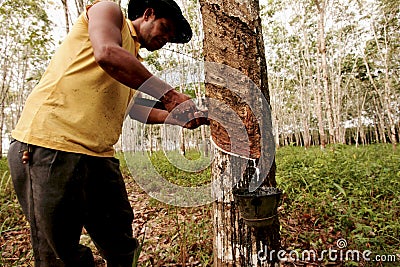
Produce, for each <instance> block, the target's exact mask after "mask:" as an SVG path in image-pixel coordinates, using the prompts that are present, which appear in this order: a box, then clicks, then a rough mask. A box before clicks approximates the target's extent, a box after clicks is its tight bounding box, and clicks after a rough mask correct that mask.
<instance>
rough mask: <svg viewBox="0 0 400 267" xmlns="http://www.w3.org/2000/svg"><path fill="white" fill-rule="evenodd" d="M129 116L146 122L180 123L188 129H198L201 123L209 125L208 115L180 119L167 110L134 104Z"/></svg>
mask: <svg viewBox="0 0 400 267" xmlns="http://www.w3.org/2000/svg"><path fill="white" fill-rule="evenodd" d="M129 116H130V117H131V118H132V119H134V120H137V121H140V122H142V123H146V124H171V125H179V126H181V127H184V128H187V129H196V128H197V127H199V126H200V125H209V124H210V122H209V120H208V119H207V118H206V117H200V118H195V119H192V120H190V121H180V120H178V119H175V118H174V117H173V116H171V114H170V113H168V111H166V110H162V109H157V108H151V107H147V106H142V105H137V104H134V105H133V107H132V109H131V110H130V112H129Z"/></svg>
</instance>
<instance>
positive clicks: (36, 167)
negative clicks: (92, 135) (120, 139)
mask: <svg viewBox="0 0 400 267" xmlns="http://www.w3.org/2000/svg"><path fill="white" fill-rule="evenodd" d="M23 151H29V156H30V160H29V162H28V163H25V164H24V163H22V153H23ZM8 161H9V166H10V172H11V177H12V180H13V184H14V188H15V191H16V193H17V196H18V201H19V202H20V204H21V206H22V210H23V212H24V214H25V215H26V217H27V219H28V220H29V223H30V227H31V243H32V247H33V252H34V257H35V267H58V266H60V267H61V266H62V267H93V266H94V260H93V255H92V251H91V250H90V249H89V248H88V247H85V246H83V245H80V244H79V240H80V235H81V231H82V228H83V227H85V229H86V230H87V232H88V233H89V235H90V236H91V238H92V240H93V242H94V243H95V245H96V247H97V249H98V250H99V252H100V253H101V255H102V256H103V258H105V259H106V261H107V266H108V267H128V266H129V267H131V266H132V258H133V254H134V251H135V249H136V248H137V246H138V242H137V240H136V239H135V238H133V236H132V220H133V212H132V209H131V206H130V204H129V201H128V197H127V193H126V188H125V184H124V181H123V178H122V175H121V172H120V169H119V161H118V160H117V159H115V158H102V157H92V156H87V155H81V154H75V153H67V152H62V151H57V150H52V149H46V148H42V147H37V146H31V145H29V147H28V145H26V144H24V143H21V142H19V141H13V142H12V144H11V146H10V150H9V152H8Z"/></svg>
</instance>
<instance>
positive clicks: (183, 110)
mask: <svg viewBox="0 0 400 267" xmlns="http://www.w3.org/2000/svg"><path fill="white" fill-rule="evenodd" d="M160 100H161V101H162V102H163V104H164V106H165V108H166V109H167V111H168V112H170V113H171V115H172V116H173V118H175V119H177V120H179V121H191V120H193V119H196V118H199V117H200V115H201V114H200V113H199V110H198V109H197V107H196V104H195V103H194V102H193V101H192V100H191V98H190V97H189V96H188V95H185V94H182V93H179V92H178V91H176V90H170V91H168V92H167V93H166V94H165V95H163V96H162V97H161V99H160Z"/></svg>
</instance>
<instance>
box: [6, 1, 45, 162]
mask: <svg viewBox="0 0 400 267" xmlns="http://www.w3.org/2000/svg"><path fill="white" fill-rule="evenodd" d="M0 23H1V25H3V26H2V27H1V29H0V51H1V55H2V57H1V60H0V62H1V64H0V77H1V78H2V79H1V83H0V90H1V95H0V101H1V102H0V133H1V135H0V144H2V140H3V136H4V135H7V136H8V137H9V134H10V131H11V130H12V129H13V128H14V125H15V124H16V122H17V120H18V118H19V115H20V112H21V110H22V107H23V103H25V98H26V97H27V95H28V94H29V93H30V91H31V90H32V88H33V87H34V86H35V84H36V83H37V81H38V79H40V76H41V73H42V71H43V70H44V67H45V66H46V64H47V62H48V60H49V56H50V54H51V53H52V51H53V44H52V39H51V37H50V31H51V22H50V21H49V19H48V16H47V14H46V11H45V3H44V1H29V0H5V1H3V2H1V5H0ZM1 155H2V146H1V148H0V156H1Z"/></svg>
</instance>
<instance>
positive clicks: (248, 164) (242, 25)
mask: <svg viewBox="0 0 400 267" xmlns="http://www.w3.org/2000/svg"><path fill="white" fill-rule="evenodd" d="M200 4H201V13H202V20H203V29H204V57H205V61H206V63H207V62H213V63H216V64H217V65H213V64H211V65H207V64H206V66H205V72H206V95H207V97H208V98H211V99H216V100H218V101H220V102H221V103H225V104H226V105H227V106H228V108H227V107H224V105H211V107H210V114H212V113H213V112H214V114H215V113H218V114H225V112H226V114H229V112H228V109H232V110H234V112H235V113H236V114H237V115H238V116H239V117H240V119H241V121H242V124H243V125H244V126H245V130H246V132H247V134H248V140H247V141H246V140H244V141H243V142H245V143H248V147H249V151H248V153H249V156H250V157H251V158H258V160H257V161H256V162H257V164H258V166H260V168H261V169H262V170H261V174H262V175H261V180H263V186H267V187H268V186H271V187H275V186H276V182H275V158H274V148H273V153H272V154H273V155H271V147H270V144H271V142H272V144H274V139H273V136H272V134H270V135H269V132H268V134H266V133H265V132H264V133H263V131H262V130H261V129H263V127H264V128H268V127H269V128H270V125H268V124H269V123H270V120H271V118H270V113H269V92H268V80H267V67H266V61H265V52H264V42H263V37H262V27H261V20H260V16H259V12H260V10H259V2H258V1H249V0H247V1H246V0H236V1H235V0H200ZM223 66H229V68H233V69H235V70H237V71H238V72H239V73H241V75H243V76H245V77H248V78H249V79H250V80H251V81H252V82H253V83H254V84H255V85H256V87H257V88H258V89H259V91H260V92H261V94H262V95H263V96H264V97H265V100H266V102H265V103H264V102H262V101H260V98H259V97H258V96H257V94H254V87H252V86H246V84H247V83H248V81H246V79H245V78H243V79H242V78H239V79H238V78H237V77H239V76H240V75H236V74H235V73H234V72H230V71H228V72H229V74H228V75H226V73H225V77H224V74H223V72H224V71H227V70H229V68H228V67H227V68H224V67H223ZM221 73H222V74H221ZM210 80H216V81H217V82H209V81H210ZM230 80H234V82H231V84H229V81H230ZM218 81H219V82H218ZM229 86H233V87H236V88H235V89H234V90H231V89H232V88H228V87H229ZM254 113H256V114H263V115H262V116H261V117H257V115H254ZM226 117H227V120H228V121H229V122H230V123H231V124H234V123H233V122H232V120H233V119H232V118H233V116H229V115H227V116H226ZM266 125H267V126H266ZM235 127H236V125H235V126H234V127H232V128H235ZM238 127H240V126H238ZM210 129H211V135H212V140H213V141H214V143H215V144H217V146H218V147H220V148H222V149H223V150H215V151H214V153H215V156H214V161H213V165H212V178H213V181H214V188H213V190H214V191H213V193H214V195H215V198H216V199H217V200H216V201H215V202H214V211H213V220H214V266H267V265H269V264H270V263H271V262H274V261H276V260H277V259H276V255H275V254H276V253H275V254H271V255H272V257H271V258H270V257H266V258H267V260H268V262H269V263H268V262H267V261H265V257H264V258H261V259H260V257H259V256H260V255H263V253H260V252H266V249H268V251H272V250H275V251H278V250H279V249H280V236H279V220H278V218H277V217H275V219H274V222H273V224H272V225H271V226H269V227H266V228H251V227H248V226H247V225H246V224H245V223H244V222H243V219H242V218H241V217H240V214H239V212H238V207H236V204H235V203H236V202H235V201H234V198H233V195H232V191H231V190H229V189H230V188H231V187H232V186H237V185H239V186H246V182H245V181H248V180H249V177H253V174H254V170H255V169H254V168H252V166H253V161H251V160H247V159H243V158H240V157H236V156H232V155H231V154H229V153H226V151H232V147H230V138H232V136H229V135H230V134H231V135H232V133H230V134H229V133H228V132H227V130H226V129H224V127H223V126H221V123H220V122H217V121H213V122H212V123H211V125H210ZM231 130H232V129H231ZM271 132H272V131H271ZM234 134H235V133H233V135H234ZM263 135H264V136H263ZM266 135H268V136H266ZM233 138H235V137H233ZM239 139H240V138H239ZM238 150H240V147H239V148H238ZM263 155H264V157H263ZM265 155H267V156H265ZM243 161H245V162H243ZM243 163H244V166H245V168H244V169H243V167H242V166H243ZM263 168H264V169H263ZM247 186H248V184H247ZM271 260H272V261H271Z"/></svg>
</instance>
